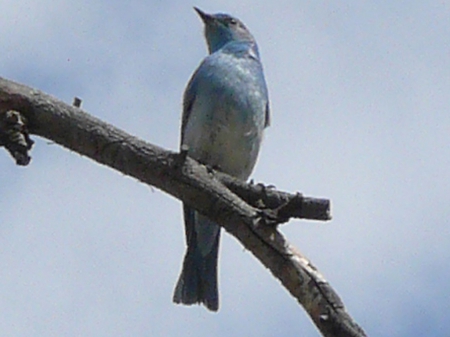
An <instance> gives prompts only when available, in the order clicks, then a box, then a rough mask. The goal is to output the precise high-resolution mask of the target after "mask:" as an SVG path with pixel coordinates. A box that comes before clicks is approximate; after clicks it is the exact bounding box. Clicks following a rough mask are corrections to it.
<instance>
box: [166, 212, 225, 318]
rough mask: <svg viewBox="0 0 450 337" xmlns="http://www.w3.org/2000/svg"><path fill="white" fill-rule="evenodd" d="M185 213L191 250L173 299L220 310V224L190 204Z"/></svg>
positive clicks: (187, 254)
mask: <svg viewBox="0 0 450 337" xmlns="http://www.w3.org/2000/svg"><path fill="white" fill-rule="evenodd" d="M184 213H185V225H186V233H187V235H186V238H187V244H188V249H187V253H186V256H185V257H184V262H183V270H182V272H181V275H180V277H179V279H178V283H177V285H176V287H175V291H174V295H173V301H174V302H175V303H183V304H188V305H190V304H195V303H203V304H204V305H205V306H206V307H207V308H208V309H209V310H212V311H217V310H218V309H219V293H218V287H217V258H218V252H219V238H220V227H219V226H218V225H216V224H214V223H213V222H211V221H210V220H208V219H207V218H206V217H203V216H201V215H199V214H198V213H196V212H195V211H193V210H191V209H189V208H187V207H185V212H184ZM206 249H207V250H206Z"/></svg>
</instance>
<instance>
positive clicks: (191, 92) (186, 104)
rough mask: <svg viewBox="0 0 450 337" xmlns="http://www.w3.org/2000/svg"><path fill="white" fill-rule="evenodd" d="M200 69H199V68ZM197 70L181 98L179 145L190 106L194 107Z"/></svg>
mask: <svg viewBox="0 0 450 337" xmlns="http://www.w3.org/2000/svg"><path fill="white" fill-rule="evenodd" d="M199 68H200V67H199ZM198 70H199V69H197V70H196V71H195V73H194V74H193V75H192V77H191V79H190V80H189V83H188V85H187V87H186V90H185V91H184V96H183V115H182V117H181V143H180V146H181V145H182V144H183V141H184V130H185V128H186V124H187V122H188V120H189V116H190V115H191V110H192V106H193V105H194V102H195V98H196V97H197V88H198V76H197V74H198Z"/></svg>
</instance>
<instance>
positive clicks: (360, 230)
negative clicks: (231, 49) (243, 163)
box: [0, 0, 450, 337]
mask: <svg viewBox="0 0 450 337" xmlns="http://www.w3.org/2000/svg"><path fill="white" fill-rule="evenodd" d="M193 5H195V6H198V7H200V8H202V9H203V10H205V11H207V12H214V13H215V12H227V13H231V14H233V15H235V16H237V17H239V18H240V19H241V20H242V21H244V22H245V23H246V25H247V26H248V27H249V28H250V30H251V31H252V33H253V34H254V36H255V37H256V39H257V41H258V43H259V47H260V51H261V55H262V59H263V63H264V67H265V71H266V78H267V81H268V85H269V91H270V98H271V107H272V126H271V128H270V129H269V130H268V132H267V134H266V137H265V143H264V147H263V151H262V153H261V156H260V160H259V162H258V165H257V168H256V170H255V172H254V174H253V178H254V179H255V180H256V181H261V182H265V183H267V184H273V185H276V186H277V187H278V188H279V189H284V190H288V191H300V192H303V193H305V194H306V195H310V196H317V197H328V198H330V199H332V202H333V216H334V219H333V221H331V222H330V223H325V224H323V223H318V222H311V221H292V222H290V223H289V224H288V225H285V226H283V227H282V229H281V230H282V231H283V232H284V233H285V235H286V236H287V237H288V239H289V240H290V241H291V242H293V243H294V244H295V245H296V246H297V247H298V248H299V249H300V250H301V251H302V252H303V253H304V254H305V255H307V256H308V257H310V258H311V259H312V261H313V262H314V264H315V265H316V266H317V267H318V268H319V269H320V270H321V272H322V273H323V274H324V275H325V277H326V278H327V279H328V280H329V281H330V282H331V284H332V285H333V286H334V287H335V289H336V290H337V291H338V292H339V294H340V295H341V296H342V298H343V300H344V302H345V304H346V305H347V308H348V310H349V311H350V313H351V314H352V315H353V316H354V318H355V319H356V320H357V322H359V323H360V324H361V325H362V326H363V327H364V329H365V330H366V331H367V333H368V334H369V335H370V336H391V337H400V336H401V337H403V336H408V337H411V336H448V335H449V334H450V321H449V320H448V317H447V316H448V315H447V312H448V309H449V303H450V296H449V292H450V291H449V288H448V280H449V279H450V268H448V261H449V260H450V220H449V217H450V210H449V207H448V203H449V191H450V147H449V143H450V113H449V106H450V98H449V97H450V96H449V92H450V61H449V60H450V43H449V42H448V36H450V20H448V18H449V17H450V2H449V1H427V2H421V1H396V2H388V1H381V2H380V1H347V2H346V3H345V4H343V3H342V4H330V3H328V2H325V1H297V0H295V1H294V0H292V1H278V2H265V3H261V2H259V1H246V0H240V1H235V0H233V1H200V2H196V3H188V2H184V1H137V0H136V1H129V2H126V3H125V2H120V1H95V0H94V1H86V0H84V1H77V2H74V1H63V0H59V1H58V0H56V1H55V0H51V1H50V0H33V1H32V0H28V1H27V0H14V1H10V0H6V1H3V2H2V4H1V5H0V30H1V32H2V33H1V34H0V44H1V46H2V52H1V53H0V76H3V77H6V78H9V79H12V80H16V81H19V82H22V83H24V84H27V85H30V86H33V87H36V88H39V89H41V90H43V91H45V92H47V93H50V94H52V95H54V96H56V97H58V98H60V99H62V100H64V101H66V102H69V103H70V102H71V101H72V99H73V97H74V96H80V97H81V98H82V99H83V108H84V109H86V110H87V111H88V112H89V113H91V114H93V115H95V116H97V117H100V118H102V119H103V120H105V121H108V122H110V123H112V124H114V125H116V126H118V127H120V128H122V129H124V130H126V131H127V132H130V133H132V134H134V135H137V136H139V137H141V138H143V139H146V140H148V141H150V142H152V143H155V144H157V145H159V146H163V147H166V148H169V149H176V148H177V145H178V141H179V138H178V137H179V135H178V133H179V125H180V115H181V97H182V92H183V90H184V87H185V85H186V83H187V81H188V79H189V76H190V75H191V74H192V72H193V71H194V69H195V67H196V66H197V65H198V64H199V62H200V61H201V59H202V58H203V57H204V56H205V55H206V46H205V43H204V41H203V36H202V24H201V22H200V20H199V18H198V17H197V15H196V14H195V12H194V11H193V10H192V6H193ZM32 156H33V161H32V163H31V164H30V165H29V166H28V167H26V168H21V167H17V166H15V165H14V163H13V161H12V160H11V159H10V158H9V157H8V155H7V154H6V152H4V151H3V154H2V155H0V167H1V174H0V188H1V189H0V192H1V193H0V270H2V277H0V295H1V301H0V313H1V315H0V331H2V334H3V335H5V336H14V337H15V336H27V337H28V336H46V337H48V336H58V337H59V336H95V337H100V336H108V337H109V336H195V337H201V336H216V337H220V336H233V335H239V336H281V335H283V336H290V335H301V336H319V333H318V332H317V330H316V328H315V327H314V326H313V325H312V323H311V322H310V321H309V319H308V317H307V316H306V314H305V313H304V311H303V310H302V309H300V308H299V307H298V305H297V304H296V302H295V301H294V299H292V298H291V297H290V295H289V294H288V293H287V292H286V291H285V290H284V289H282V288H281V287H280V285H279V282H278V281H276V280H275V279H274V278H273V277H272V276H271V274H270V273H269V272H268V271H267V270H266V269H265V268H264V267H262V265H261V264H260V263H259V262H257V261H256V260H255V259H254V258H253V257H252V256H251V254H250V253H249V252H246V251H244V250H243V248H242V246H240V245H239V244H238V243H237V242H236V241H235V240H234V239H233V238H232V237H230V236H229V235H227V234H225V235H224V236H223V241H222V242H223V244H222V247H221V252H220V281H219V283H220V294H221V308H220V311H219V313H218V314H211V313H209V312H207V311H206V310H205V309H204V308H203V307H198V306H194V307H191V308H188V307H182V306H176V305H174V304H172V302H171V297H172V291H173V287H174V285H175V282H176V280H177V277H178V274H179V271H180V268H181V262H182V259H183V255H184V249H185V248H184V233H183V225H182V219H181V205H180V203H179V202H178V201H177V200H175V199H173V198H171V197H169V196H167V195H165V194H163V193H162V192H160V191H157V190H152V189H150V188H148V187H146V186H144V185H142V184H140V183H138V182H136V181H135V180H133V179H130V178H126V177H124V176H123V175H121V174H118V173H117V172H115V171H112V170H111V169H109V168H106V167H103V166H100V165H98V164H96V163H94V162H92V161H90V160H89V159H87V158H84V157H80V156H79V155H77V154H75V153H71V152H69V151H67V150H65V149H63V148H61V147H59V146H57V145H55V144H49V143H48V141H46V140H42V139H37V144H36V146H35V148H34V149H33V151H32Z"/></svg>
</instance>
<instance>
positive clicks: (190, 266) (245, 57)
mask: <svg viewBox="0 0 450 337" xmlns="http://www.w3.org/2000/svg"><path fill="white" fill-rule="evenodd" d="M195 10H196V11H197V13H198V14H199V15H200V17H201V18H202V20H203V22H204V24H205V38H206V41H207V44H208V49H209V52H210V55H209V56H207V57H206V58H205V59H204V60H203V62H202V63H201V64H200V66H199V67H198V68H197V70H196V71H195V73H194V74H193V75H192V78H191V80H190V81H189V83H188V85H187V88H186V90H185V93H184V101H183V117H182V126H181V145H187V147H188V154H189V156H191V157H192V158H194V159H196V160H198V161H199V162H201V163H204V164H208V165H210V166H213V167H217V168H219V169H220V170H221V171H223V172H226V173H228V174H230V175H232V176H235V177H238V178H240V179H244V180H245V179H247V178H248V176H249V175H250V173H251V172H252V170H253V167H254V165H255V163H256V160H257V157H258V153H259V148H260V145H261V141H262V137H263V130H264V128H265V127H267V126H268V125H269V99H268V93H267V87H266V82H265V79H264V74H263V69H262V65H261V62H260V59H259V52H258V47H257V45H256V41H255V39H254V38H253V36H252V35H251V33H250V32H249V31H248V29H247V28H246V27H245V25H244V24H243V23H242V22H241V21H239V20H238V19H236V18H233V17H232V16H229V15H227V14H215V15H210V14H206V13H204V12H202V11H201V10H199V9H197V8H195ZM184 220H185V227H186V228H185V229H186V241H187V245H188V250H187V253H186V256H185V259H184V262H183V270H182V273H181V275H180V278H179V280H178V283H177V286H176V288H175V292H174V297H173V300H174V302H176V303H183V304H194V303H203V304H204V305H206V307H207V308H208V309H210V310H213V311H217V310H218V307H219V296H218V289H217V256H218V249H219V238H220V227H219V226H218V225H216V224H214V223H213V222H211V221H210V220H209V219H208V218H206V217H204V216H203V215H201V214H199V213H198V212H196V211H194V210H192V209H190V208H188V207H186V206H184Z"/></svg>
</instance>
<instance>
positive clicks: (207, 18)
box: [194, 7, 214, 24]
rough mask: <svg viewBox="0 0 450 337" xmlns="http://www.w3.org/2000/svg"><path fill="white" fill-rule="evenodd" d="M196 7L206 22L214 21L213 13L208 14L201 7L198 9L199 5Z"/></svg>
mask: <svg viewBox="0 0 450 337" xmlns="http://www.w3.org/2000/svg"><path fill="white" fill-rule="evenodd" d="M194 9H195V11H196V12H197V14H198V15H199V16H200V17H201V19H202V21H203V23H204V24H208V23H211V22H212V21H214V17H213V16H212V15H211V14H207V13H205V12H203V11H202V10H201V9H198V8H197V7H194Z"/></svg>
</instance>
